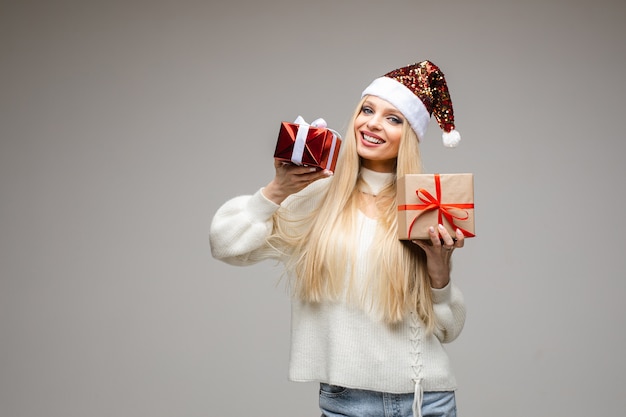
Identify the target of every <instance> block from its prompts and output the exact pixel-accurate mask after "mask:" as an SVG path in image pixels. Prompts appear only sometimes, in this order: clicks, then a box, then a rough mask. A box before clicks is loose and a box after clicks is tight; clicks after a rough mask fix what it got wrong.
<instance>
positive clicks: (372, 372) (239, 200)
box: [210, 178, 465, 415]
mask: <svg viewBox="0 0 626 417" xmlns="http://www.w3.org/2000/svg"><path fill="white" fill-rule="evenodd" d="M331 180H332V178H329V179H323V180H319V181H316V182H315V183H313V184H312V185H310V186H309V187H307V188H306V189H305V190H303V191H302V192H300V193H298V195H294V196H290V197H289V198H287V199H286V200H285V201H284V202H283V203H282V204H281V205H280V206H278V205H276V204H275V203H273V202H271V201H270V200H268V199H267V198H265V197H264V196H263V194H262V193H261V190H259V191H257V192H256V193H255V194H254V195H248V196H239V197H235V198H233V199H232V200H230V201H227V202H226V203H225V204H224V205H222V206H221V207H220V208H219V209H218V211H217V212H216V214H215V216H214V218H213V221H212V223H211V229H210V241H211V251H212V254H213V256H214V257H215V258H217V259H221V260H223V261H224V262H227V263H230V264H233V265H250V264H253V263H255V262H259V261H261V260H265V259H270V258H274V259H281V256H284V255H281V254H280V253H279V252H278V251H277V250H276V249H274V248H272V247H270V246H269V245H268V244H267V243H266V238H267V236H268V235H269V234H270V232H271V231H272V215H273V214H274V212H276V210H279V209H280V210H283V211H285V213H289V212H292V213H293V212H302V211H310V210H312V209H314V208H315V207H316V204H317V203H318V201H319V198H320V196H322V195H323V194H324V192H325V190H326V187H327V185H328V183H329V181H331ZM359 226H360V227H359V230H360V235H359V236H356V238H357V239H359V241H360V245H361V246H360V248H361V251H362V252H361V253H363V254H365V253H366V251H367V248H368V247H369V245H370V243H371V241H372V239H373V237H374V233H375V229H376V220H374V219H371V218H368V217H366V216H365V215H360V216H359ZM367 260H368V258H367V257H366V256H362V257H360V259H359V261H358V265H357V268H358V271H357V272H363V271H366V270H367V266H366V264H367ZM356 275H357V276H359V274H358V273H357V274H356ZM432 294H433V301H434V310H435V314H436V317H437V323H438V325H439V328H438V329H437V330H436V331H435V333H434V334H431V335H427V334H426V333H425V331H424V328H423V324H422V323H421V321H420V320H419V318H418V317H417V315H416V314H414V313H413V314H411V315H410V316H409V317H408V318H407V319H406V320H405V321H404V322H402V323H400V324H396V325H388V324H385V323H384V322H381V321H380V320H379V319H378V318H377V317H376V316H374V315H373V314H371V313H369V312H367V311H363V310H362V309H360V308H358V307H355V306H352V305H350V304H348V303H345V302H322V303H318V304H310V303H304V302H302V301H300V300H298V299H295V298H294V299H293V300H292V318H291V326H292V338H291V360H290V366H289V377H290V379H291V380H293V381H319V382H325V383H328V384H333V385H341V386H345V387H349V388H358V389H367V390H374V391H384V392H392V393H408V392H415V393H416V397H417V396H418V395H419V396H421V392H422V391H452V390H454V389H455V388H456V381H455V378H454V375H453V373H452V370H451V367H450V361H449V359H448V355H447V354H446V352H445V349H444V347H443V345H442V343H446V342H450V341H452V340H454V339H455V338H456V337H457V336H458V335H459V333H460V332H461V329H462V328H463V324H464V322H465V306H464V303H463V296H462V294H461V292H460V291H459V290H458V288H457V287H456V286H455V285H454V284H452V283H450V284H448V286H446V287H445V288H443V289H432ZM416 415H417V413H416Z"/></svg>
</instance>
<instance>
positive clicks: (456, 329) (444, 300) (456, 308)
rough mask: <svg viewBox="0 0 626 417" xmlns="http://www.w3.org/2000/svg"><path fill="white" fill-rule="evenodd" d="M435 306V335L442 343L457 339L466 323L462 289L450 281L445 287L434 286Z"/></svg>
mask: <svg viewBox="0 0 626 417" xmlns="http://www.w3.org/2000/svg"><path fill="white" fill-rule="evenodd" d="M431 290H432V295H433V307H434V310H435V317H436V318H437V329H435V335H436V336H437V338H438V339H439V340H440V341H441V342H442V343H449V342H452V341H453V340H454V339H456V338H457V337H458V336H459V334H460V333H461V330H463V326H464V325H465V301H464V300H463V293H461V290H460V289H459V288H458V287H457V286H456V285H454V284H453V283H452V282H449V283H448V285H446V286H445V287H444V288H441V289H436V288H432V289H431Z"/></svg>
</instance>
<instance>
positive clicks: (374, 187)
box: [359, 167, 394, 196]
mask: <svg viewBox="0 0 626 417" xmlns="http://www.w3.org/2000/svg"><path fill="white" fill-rule="evenodd" d="M361 178H362V179H363V184H361V186H360V187H359V191H361V192H363V193H366V194H372V195H374V196H375V195H378V193H380V191H381V190H382V189H383V188H385V187H386V186H388V185H389V184H391V183H392V182H393V178H394V173H393V172H377V171H372V170H371V169H368V168H365V167H361Z"/></svg>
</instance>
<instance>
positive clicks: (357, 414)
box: [320, 383, 456, 417]
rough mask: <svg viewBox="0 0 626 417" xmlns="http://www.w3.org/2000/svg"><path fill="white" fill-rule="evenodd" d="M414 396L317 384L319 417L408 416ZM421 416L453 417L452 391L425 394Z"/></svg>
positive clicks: (411, 413) (454, 411) (453, 401)
mask: <svg viewBox="0 0 626 417" xmlns="http://www.w3.org/2000/svg"><path fill="white" fill-rule="evenodd" d="M412 405H413V393H408V394H390V393H386V392H377V391H366V390H360V389H352V388H344V387H339V386H337V385H328V384H324V383H322V384H320V410H322V417H411V416H413V409H412ZM422 415H423V417H456V401H455V397H454V391H444V392H434V391H430V392H424V398H423V400H422Z"/></svg>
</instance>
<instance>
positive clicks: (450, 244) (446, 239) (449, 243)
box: [437, 224, 454, 250]
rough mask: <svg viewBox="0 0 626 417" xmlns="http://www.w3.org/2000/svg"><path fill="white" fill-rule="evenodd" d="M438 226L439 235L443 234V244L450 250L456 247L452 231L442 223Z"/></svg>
mask: <svg viewBox="0 0 626 417" xmlns="http://www.w3.org/2000/svg"><path fill="white" fill-rule="evenodd" d="M437 228H438V229H439V235H440V236H441V240H442V241H443V245H442V246H443V247H444V248H445V249H448V250H450V249H452V248H454V239H452V236H450V233H448V231H447V230H446V228H445V227H443V225H442V224H440V225H438V226H437Z"/></svg>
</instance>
